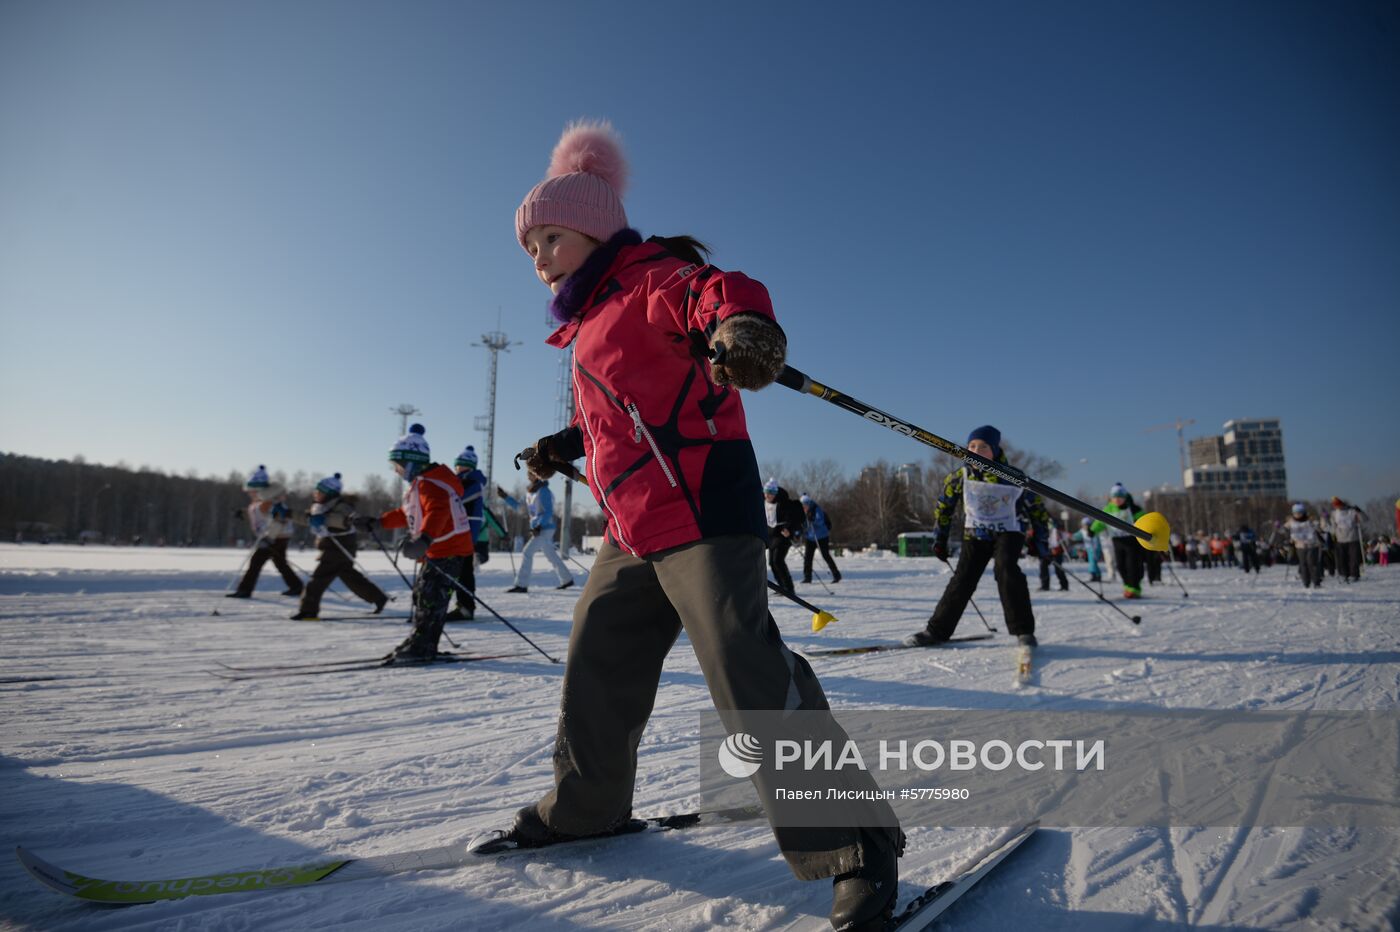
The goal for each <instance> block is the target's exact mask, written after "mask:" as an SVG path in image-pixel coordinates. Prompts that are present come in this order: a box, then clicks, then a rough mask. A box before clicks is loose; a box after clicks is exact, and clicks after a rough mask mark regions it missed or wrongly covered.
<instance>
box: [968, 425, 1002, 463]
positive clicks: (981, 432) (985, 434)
mask: <svg viewBox="0 0 1400 932" xmlns="http://www.w3.org/2000/svg"><path fill="white" fill-rule="evenodd" d="M974 440H982V441H985V442H986V443H987V445H988V446H990V447H991V448H992V456H993V457H997V456H1001V431H999V430H997V429H996V428H995V427H993V426H992V425H991V424H983V425H982V426H981V427H979V428H977V429H976V430H974V431H973V432H972V433H970V434H968V435H967V442H968V443H971V442H972V441H974Z"/></svg>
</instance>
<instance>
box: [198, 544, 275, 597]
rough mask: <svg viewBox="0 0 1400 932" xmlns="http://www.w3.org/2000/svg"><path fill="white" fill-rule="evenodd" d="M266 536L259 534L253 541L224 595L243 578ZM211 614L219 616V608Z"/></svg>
mask: <svg viewBox="0 0 1400 932" xmlns="http://www.w3.org/2000/svg"><path fill="white" fill-rule="evenodd" d="M266 536H267V535H266V533H263V534H259V535H258V536H257V538H255V539H254V540H253V546H251V547H249V548H248V552H247V553H245V554H243V562H242V563H240V564H238V569H237V570H235V571H234V574H233V578H232V579H230V580H229V581H228V585H226V586H224V595H228V593H229V590H231V589H232V588H233V586H234V585H235V584H236V583H237V582H238V580H239V579H241V578H242V576H243V570H244V568H245V567H247V565H248V561H249V560H251V559H253V554H254V553H256V552H257V549H258V545H260V544H261V543H262V542H263V538H264V537H266ZM209 614H210V615H217V614H219V607H218V606H217V605H215V606H214V608H213V609H212V610H211V611H210V612H209Z"/></svg>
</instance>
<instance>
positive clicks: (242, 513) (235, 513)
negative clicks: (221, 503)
mask: <svg viewBox="0 0 1400 932" xmlns="http://www.w3.org/2000/svg"><path fill="white" fill-rule="evenodd" d="M233 516H234V517H235V518H246V517H248V513H247V512H246V511H244V510H243V509H242V508H235V509H233Z"/></svg>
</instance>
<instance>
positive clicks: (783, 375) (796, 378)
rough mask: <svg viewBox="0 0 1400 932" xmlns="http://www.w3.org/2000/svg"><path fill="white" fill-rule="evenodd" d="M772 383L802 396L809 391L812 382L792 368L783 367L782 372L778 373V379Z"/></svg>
mask: <svg viewBox="0 0 1400 932" xmlns="http://www.w3.org/2000/svg"><path fill="white" fill-rule="evenodd" d="M773 381H775V382H777V383H778V384H779V385H782V386H784V387H786V388H790V389H792V390H793V391H795V392H801V393H802V394H804V395H805V394H807V393H808V392H809V391H811V384H812V380H811V379H809V378H807V376H805V375H803V374H802V373H801V372H799V371H797V370H796V369H794V368H793V367H792V366H783V371H782V372H779V373H778V377H777V378H776V379H774V380H773Z"/></svg>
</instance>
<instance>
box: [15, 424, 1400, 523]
mask: <svg viewBox="0 0 1400 932" xmlns="http://www.w3.org/2000/svg"><path fill="white" fill-rule="evenodd" d="M1004 447H1005V451H1006V454H1007V457H1008V459H1009V460H1010V461H1011V463H1012V464H1013V465H1015V466H1017V467H1018V468H1020V469H1022V470H1024V471H1025V472H1026V473H1027V474H1028V475H1031V476H1034V477H1035V478H1037V479H1040V480H1041V481H1044V482H1053V481H1054V480H1055V479H1056V478H1058V477H1059V476H1061V475H1063V474H1064V469H1063V467H1061V465H1060V464H1059V463H1058V462H1056V461H1055V460H1053V459H1050V458H1048V457H1044V456H1041V455H1038V454H1036V453H1033V452H1031V451H1024V450H1018V449H1016V448H1015V447H1013V446H1011V445H1010V444H1004ZM960 465H961V462H960V461H959V460H955V459H954V458H953V457H951V456H948V455H947V454H944V453H935V454H933V455H932V456H930V457H928V458H926V459H925V460H924V461H923V462H921V463H918V464H916V466H917V469H916V470H910V469H909V468H908V467H907V466H900V465H895V464H891V463H888V462H886V461H884V460H879V461H877V462H875V463H872V464H870V465H869V466H866V467H864V468H863V469H861V470H860V472H859V474H857V475H856V476H854V477H852V476H849V475H847V474H845V473H843V472H842V470H841V468H840V466H838V465H837V463H836V462H835V461H834V460H830V459H823V460H816V461H808V462H805V463H803V464H802V465H801V466H798V467H796V468H788V467H786V466H785V465H784V464H783V463H782V462H781V461H776V462H766V463H764V464H763V466H762V469H761V472H762V475H763V477H764V478H767V477H768V476H773V477H774V478H776V479H777V480H778V482H779V483H780V484H781V485H782V486H783V487H784V488H785V489H786V490H787V491H788V492H789V494H791V495H792V496H793V497H794V498H796V497H797V496H799V495H801V494H802V493H804V492H805V493H807V494H808V495H811V496H812V498H814V499H815V500H816V501H817V502H818V503H819V504H820V505H821V506H822V508H823V509H825V511H826V512H827V515H828V516H829V517H830V518H831V524H832V531H831V536H832V541H833V542H834V543H836V544H837V545H839V546H843V547H846V548H850V549H860V548H864V547H868V546H870V545H871V544H874V545H876V546H878V547H882V548H886V549H893V548H894V547H895V546H896V544H897V540H898V537H899V535H900V534H902V533H904V532H906V531H929V530H932V529H933V507H934V504H935V503H936V502H937V500H938V496H939V495H940V494H941V493H942V491H943V478H944V476H946V475H947V474H948V473H950V472H952V471H953V470H955V469H957V468H958V467H959V466H960ZM246 478H247V477H246V476H244V475H243V474H242V473H240V472H230V473H229V474H228V475H227V476H226V477H224V478H222V479H220V478H217V477H213V476H210V477H204V478H201V477H199V476H197V475H194V474H193V473H191V474H187V475H184V476H178V475H170V474H167V473H164V472H161V471H160V470H156V469H151V468H149V467H142V468H140V469H132V468H131V467H129V466H127V465H125V464H118V465H116V466H100V465H95V464H91V463H87V462H85V461H84V460H83V458H82V457H80V456H79V457H74V458H73V459H72V460H46V459H40V458H37V457H31V456H20V455H17V454H13V453H0V534H3V535H4V539H6V540H14V539H16V535H19V536H21V537H22V538H23V539H25V540H44V539H47V540H52V541H71V542H78V541H93V542H103V543H146V544H168V545H170V546H177V545H183V546H200V547H209V546H233V545H239V544H240V542H246V541H247V540H248V539H249V537H250V535H249V532H248V524H247V521H246V520H245V519H244V517H243V509H244V507H245V506H246V505H247V502H248V498H247V495H246V494H245V493H244V491H243V482H244V480H245V479H246ZM320 478H321V476H320V475H311V474H310V473H307V472H304V471H299V472H296V473H293V474H292V475H291V476H290V477H288V476H287V475H286V474H284V473H282V472H274V473H273V474H272V481H273V482H275V483H277V484H278V485H281V486H283V487H284V488H286V489H287V492H288V505H289V506H290V507H291V509H292V511H293V513H294V514H304V513H305V511H306V509H307V508H308V507H310V504H311V491H312V489H313V488H314V487H315V484H316V482H317V480H319V479H320ZM511 491H512V494H513V495H514V496H515V497H516V498H518V499H521V500H523V499H524V492H525V489H524V485H523V483H521V482H516V483H515V488H514V489H512V490H511ZM558 492H559V490H558V488H557V486H556V496H555V501H556V503H559V504H561V505H562V502H563V495H562V494H558ZM347 494H351V495H355V496H356V498H357V509H358V510H359V511H360V512H361V513H362V514H379V513H381V512H383V511H386V510H388V509H389V508H392V507H394V506H395V505H397V504H398V502H397V498H396V496H395V490H394V487H393V485H392V480H390V479H389V478H387V477H384V476H379V475H371V476H369V477H368V478H367V479H366V480H365V484H364V487H363V488H361V489H358V490H355V489H347ZM1178 496H1179V497H1178ZM1076 497H1078V498H1081V499H1083V500H1084V501H1087V502H1089V503H1090V504H1095V505H1098V504H1101V503H1102V496H1101V495H1096V494H1092V493H1090V492H1088V491H1086V490H1084V489H1080V490H1079V491H1078V492H1076ZM1199 499H1200V497H1199V496H1196V497H1193V500H1191V501H1188V500H1187V496H1186V495H1185V494H1184V493H1175V494H1170V493H1169V494H1165V495H1163V496H1162V500H1161V502H1160V505H1157V503H1154V502H1152V501H1151V500H1150V499H1149V500H1147V501H1144V502H1140V503H1139V504H1140V505H1143V506H1145V507H1154V506H1155V507H1162V510H1163V511H1164V512H1165V513H1166V516H1167V518H1168V520H1169V521H1172V522H1173V524H1172V526H1173V528H1174V529H1179V530H1182V531H1188V530H1199V529H1202V528H1204V529H1205V530H1207V531H1216V530H1219V531H1222V532H1223V531H1230V530H1234V528H1236V527H1238V523H1237V522H1247V523H1251V524H1253V525H1255V526H1256V528H1257V529H1261V530H1262V529H1263V528H1264V527H1267V526H1268V523H1267V522H1268V521H1271V520H1272V519H1274V518H1281V517H1283V516H1284V515H1285V514H1286V511H1287V503H1286V502H1284V501H1282V500H1272V499H1271V500H1268V501H1263V500H1261V501H1248V500H1245V501H1241V500H1229V501H1225V500H1220V501H1215V500H1212V501H1209V502H1207V501H1202V500H1199ZM574 500H575V506H574V507H575V514H574V519H573V522H572V531H573V533H572V535H571V536H573V538H574V545H575V546H577V545H578V544H579V543H580V542H581V541H582V538H583V537H584V535H590V534H593V535H596V534H601V533H602V529H603V516H602V515H601V514H600V513H598V511H597V510H596V507H593V501H592V496H591V495H589V494H586V493H585V494H584V495H582V496H580V495H578V494H577V493H576V494H575V496H574ZM1393 502H1394V499H1393V498H1391V499H1375V500H1373V501H1370V502H1367V503H1366V504H1365V505H1363V506H1362V507H1363V508H1365V510H1366V514H1367V518H1368V521H1367V525H1368V530H1369V532H1370V533H1371V534H1372V535H1374V534H1378V533H1387V532H1388V528H1390V527H1391V522H1392V520H1393V513H1394V510H1393ZM1163 506H1164V507H1163ZM1316 506H1317V507H1318V512H1319V513H1325V511H1326V507H1327V506H1326V504H1325V503H1323V502H1318V503H1316ZM493 507H494V508H499V507H500V506H499V503H496V504H494V505H493ZM1047 507H1049V509H1050V513H1051V514H1052V515H1053V516H1055V517H1056V518H1058V517H1059V515H1060V512H1061V511H1062V510H1063V508H1062V507H1061V506H1059V505H1057V504H1055V503H1047ZM960 511H961V508H959V509H957V510H956V511H955V513H954V516H953V522H954V527H955V528H956V527H957V526H959V524H960V522H961V520H962V519H961V515H960V514H959V512H960ZM500 512H501V517H502V519H503V520H504V521H506V522H507V527H508V529H509V530H510V531H511V533H512V535H513V536H514V535H516V534H524V533H525V519H524V515H523V514H511V513H510V512H509V510H507V509H504V508H501V509H500ZM1076 521H1077V516H1072V518H1071V524H1072V525H1073V524H1074V523H1075V522H1076ZM1072 529H1073V527H1071V530H1072Z"/></svg>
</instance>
